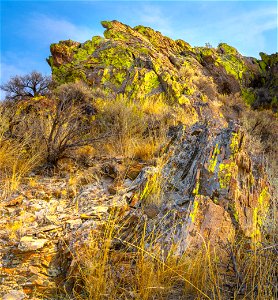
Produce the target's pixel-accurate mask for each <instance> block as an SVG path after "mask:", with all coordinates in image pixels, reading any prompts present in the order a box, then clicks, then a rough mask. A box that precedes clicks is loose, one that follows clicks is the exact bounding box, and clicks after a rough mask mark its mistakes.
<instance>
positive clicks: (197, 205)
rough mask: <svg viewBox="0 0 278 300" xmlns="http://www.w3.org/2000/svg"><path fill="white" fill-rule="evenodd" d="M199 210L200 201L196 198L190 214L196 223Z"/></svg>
mask: <svg viewBox="0 0 278 300" xmlns="http://www.w3.org/2000/svg"><path fill="white" fill-rule="evenodd" d="M198 211H199V202H198V201H197V200H196V199H195V200H194V202H193V210H192V212H191V213H190V215H189V216H190V218H191V221H192V223H195V221H196V218H197V215H198Z"/></svg>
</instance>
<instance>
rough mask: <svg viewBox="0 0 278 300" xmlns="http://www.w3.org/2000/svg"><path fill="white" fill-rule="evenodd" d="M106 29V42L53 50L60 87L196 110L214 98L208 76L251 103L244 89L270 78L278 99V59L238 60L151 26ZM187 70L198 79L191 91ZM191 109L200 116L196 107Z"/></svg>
mask: <svg viewBox="0 0 278 300" xmlns="http://www.w3.org/2000/svg"><path fill="white" fill-rule="evenodd" d="M102 25H103V26H104V27H105V28H106V31H105V33H104V36H105V38H104V39H103V38H101V37H98V36H96V37H93V38H92V40H88V41H86V42H85V43H84V44H82V45H81V44H79V43H77V42H73V41H70V40H67V41H61V42H59V43H58V44H53V45H51V47H50V51H51V54H52V56H50V58H49V59H48V62H49V64H50V66H51V68H52V72H53V76H54V78H55V79H56V80H58V81H59V82H61V83H62V82H68V81H75V80H76V79H77V78H78V79H81V80H84V81H86V82H87V83H88V84H89V85H92V86H94V87H96V86H99V87H102V88H103V87H104V88H105V89H107V90H109V91H110V92H111V91H113V92H120V93H124V94H126V95H127V96H128V97H129V98H132V99H136V98H140V97H142V96H143V97H148V96H152V95H154V94H157V95H159V94H160V95H163V94H164V93H166V94H167V97H168V98H170V99H172V101H173V102H177V103H180V104H187V105H188V104H191V105H192V104H194V103H195V102H196V99H195V97H197V95H199V96H201V95H203V96H204V95H207V96H208V98H212V97H215V94H211V93H212V90H211V89H210V88H208V86H209V84H211V83H209V82H208V81H206V80H204V79H203V76H204V75H205V76H211V77H212V79H213V82H214V83H215V84H216V86H217V89H218V91H219V93H221V94H231V93H232V94H235V93H237V92H241V91H244V95H246V97H247V98H246V101H247V102H248V101H250V95H251V94H250V93H249V94H248V95H247V94H246V92H245V89H246V88H248V87H250V86H251V85H252V82H253V83H255V81H256V82H261V83H262V82H263V80H265V78H266V77H267V82H268V83H267V84H266V85H267V86H268V87H269V88H270V89H271V96H270V97H269V99H274V98H275V96H276V97H277V88H276V87H277V84H276V85H275V82H276V81H277V76H276V75H275V74H277V54H273V55H272V56H268V55H266V54H262V60H257V59H255V58H252V59H251V58H249V57H244V56H242V55H240V53H238V51H237V50H236V49H235V48H233V47H231V46H229V45H227V44H225V43H221V44H219V46H218V48H216V49H214V48H206V47H196V48H193V47H191V46H190V45H189V44H188V43H186V42H184V41H182V40H177V41H174V40H172V39H170V38H168V37H165V36H163V35H162V34H161V33H160V32H158V31H155V30H153V29H151V28H149V27H144V26H141V25H140V26H136V27H134V28H131V27H129V26H127V25H125V24H122V23H120V22H118V21H111V22H110V21H104V22H102ZM188 69H192V70H194V72H195V76H197V78H198V79H197V80H196V82H195V83H194V85H193V86H192V84H193V82H191V83H189V80H188V79H189V76H188ZM270 72H271V74H272V75H270ZM266 74H269V75H266ZM262 78H264V79H262ZM273 78H276V79H275V80H274V79H273ZM208 83H209V84H208ZM255 94H256V93H255ZM252 97H253V96H252ZM256 97H257V99H259V95H257V96H256ZM256 97H255V98H256ZM271 97H272V98H271ZM255 98H254V99H255ZM248 99H249V100H248ZM254 99H253V100H252V103H253V101H254ZM258 102H260V100H256V101H255V105H256V103H258ZM261 102H263V101H261ZM252 103H251V104H252ZM266 103H267V101H265V104H266ZM273 103H274V102H273ZM249 104H250V103H249ZM268 105H270V103H268ZM191 110H192V114H194V113H196V112H195V107H194V106H193V107H191Z"/></svg>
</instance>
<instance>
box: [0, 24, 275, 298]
mask: <svg viewBox="0 0 278 300" xmlns="http://www.w3.org/2000/svg"><path fill="white" fill-rule="evenodd" d="M102 25H103V26H104V27H105V28H106V31H105V32H104V37H93V38H92V40H90V41H87V42H85V43H83V44H81V43H78V42H73V41H71V40H68V41H62V42H60V43H58V44H52V45H51V47H50V50H51V54H52V56H50V58H49V59H48V62H49V64H50V66H51V68H52V74H53V78H54V79H55V80H56V81H57V82H59V83H60V84H62V83H66V82H71V81H76V80H82V81H84V82H86V83H87V84H88V85H89V86H90V87H92V88H93V89H97V88H101V89H102V90H103V91H104V93H106V94H113V95H117V94H123V95H124V96H126V97H128V98H129V99H131V100H132V101H138V100H140V99H142V98H144V99H148V98H152V97H161V98H162V99H163V100H164V101H167V102H168V103H170V104H173V105H180V106H181V107H183V109H184V112H185V113H186V114H188V115H189V116H190V118H191V120H190V122H191V124H193V125H192V126H183V125H182V124H181V125H179V126H176V127H172V128H170V129H169V133H168V143H167V144H166V145H165V146H164V148H163V149H162V150H161V153H160V158H161V164H160V165H159V164H158V163H157V164H155V163H152V164H147V165H146V164H145V163H142V162H136V163H135V164H134V166H133V168H132V170H131V171H130V170H129V171H126V170H125V171H124V172H123V171H122V165H123V162H122V158H120V159H114V160H112V161H111V160H109V159H104V160H103V161H101V162H100V161H99V160H96V162H94V163H95V164H99V167H98V168H96V167H91V168H88V169H87V170H86V171H84V173H82V174H80V176H79V177H78V174H77V173H74V174H72V176H73V177H71V176H70V175H68V174H67V175H66V176H57V177H49V178H47V177H43V176H40V175H35V174H31V175H30V177H29V178H25V182H24V183H23V184H22V185H21V186H20V187H19V189H18V192H17V193H16V194H14V195H12V196H11V197H9V198H7V199H4V201H2V202H1V207H0V209H1V210H0V213H1V221H0V246H1V250H0V280H1V284H2V287H3V288H2V290H1V292H0V296H1V297H3V299H57V297H58V294H59V289H61V287H62V288H63V287H64V286H66V288H70V286H71V284H72V283H71V282H70V280H69V281H67V284H64V283H65V279H66V278H69V277H70V275H72V274H74V272H75V271H76V268H77V266H78V263H79V262H78V261H75V259H74V258H75V257H76V255H75V254H76V253H78V251H80V249H82V247H84V245H86V243H87V241H88V237H89V235H90V233H91V232H92V231H94V230H95V231H98V230H101V229H102V226H103V225H104V224H105V223H106V222H107V220H108V218H109V216H110V215H111V212H113V213H114V212H115V211H116V212H117V214H118V218H119V224H122V226H119V227H120V230H119V236H120V239H118V240H115V241H114V242H113V247H114V248H115V249H121V248H124V247H126V246H127V244H128V243H135V242H136V241H137V240H138V241H140V238H141V236H142V234H144V235H146V236H148V235H152V234H153V232H154V230H155V232H156V233H157V235H158V236H160V238H159V239H158V240H157V242H158V244H160V245H161V247H163V248H164V249H165V251H166V252H167V250H169V249H170V248H171V246H172V245H173V244H174V245H175V246H176V247H175V251H176V252H175V253H176V255H181V254H183V253H184V252H186V251H189V252H190V251H192V252H193V253H194V250H196V249H198V248H199V247H200V246H201V245H202V243H203V242H204V241H206V242H208V241H209V242H210V243H211V245H212V246H215V247H216V249H217V248H218V249H222V248H223V247H224V246H225V245H226V244H227V243H228V242H229V241H232V240H233V239H234V237H235V235H236V234H238V233H241V234H243V235H244V236H245V237H248V238H250V240H252V241H254V242H256V241H259V240H260V234H261V233H260V227H261V225H262V223H263V219H264V216H265V214H266V211H267V209H268V206H269V199H270V192H269V182H268V179H267V176H266V173H265V170H264V166H263V161H262V160H260V158H261V157H257V158H254V157H253V156H252V155H250V154H249V153H248V149H247V147H246V145H245V144H246V136H245V132H244V130H243V129H242V127H241V125H240V124H239V122H238V120H237V116H238V114H239V112H238V109H239V108H238V107H229V108H227V107H225V106H224V105H221V103H220V100H219V98H220V97H221V96H219V95H222V94H226V95H231V96H235V95H236V94H237V93H241V94H242V95H243V98H244V99H245V101H246V103H247V104H249V105H253V106H257V107H258V106H260V107H268V108H269V107H271V108H272V109H274V110H275V109H277V103H276V102H277V98H275V97H277V54H273V55H271V56H267V55H264V54H262V55H261V56H262V60H257V59H255V58H247V57H244V56H242V55H240V54H239V53H238V51H237V50H236V49H234V48H233V47H231V46H229V45H227V44H223V43H222V44H220V45H219V46H218V48H216V49H214V48H208V47H198V48H193V47H191V46H190V45H189V44H188V43H186V42H184V41H182V40H177V41H173V40H171V39H170V38H168V37H164V36H163V35H162V34H161V33H159V32H156V31H154V30H153V29H151V28H147V27H144V26H137V27H135V28H131V27H129V26H127V25H124V24H122V23H120V22H117V21H112V22H103V23H102ZM275 99H276V100H275ZM190 122H189V123H190ZM123 173H124V176H122V174H123ZM88 174H89V175H88ZM92 174H93V175H94V176H92ZM119 174H121V176H119ZM119 177H121V185H120V186H119V187H117V182H118V180H119ZM158 177H159V178H160V180H161V182H160V185H161V186H162V187H163V189H162V193H161V194H160V198H159V202H155V201H154V202H150V203H149V202H148V201H149V199H150V196H151V195H152V194H153V192H154V190H155V188H156V187H155V186H154V182H155V181H156V179H157V178H158ZM88 178H89V179H88ZM145 225H146V232H143V228H144V226H145Z"/></svg>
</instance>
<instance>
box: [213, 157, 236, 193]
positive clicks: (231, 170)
mask: <svg viewBox="0 0 278 300" xmlns="http://www.w3.org/2000/svg"><path fill="white" fill-rule="evenodd" d="M237 171H238V170H237V165H236V163H235V162H230V163H221V164H219V172H218V181H219V185H220V188H221V189H227V188H228V187H229V185H230V182H231V179H232V177H233V176H234V175H235V174H237Z"/></svg>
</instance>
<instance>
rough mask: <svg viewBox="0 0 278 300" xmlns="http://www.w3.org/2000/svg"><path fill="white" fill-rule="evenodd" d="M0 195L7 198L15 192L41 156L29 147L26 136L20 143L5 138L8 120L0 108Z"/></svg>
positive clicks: (39, 160) (28, 140)
mask: <svg viewBox="0 0 278 300" xmlns="http://www.w3.org/2000/svg"><path fill="white" fill-rule="evenodd" d="M0 123H1V126H0V194H1V196H2V197H7V196H9V195H10V194H11V193H12V192H14V191H16V190H17V188H18V186H19V184H20V182H21V180H22V178H23V177H24V176H25V175H26V174H28V172H30V171H31V170H32V169H33V168H34V167H35V166H37V165H39V164H40V163H41V154H42V153H40V152H39V151H38V152H35V151H33V150H34V149H32V148H31V147H30V143H31V142H32V141H31V140H30V138H29V136H28V135H26V136H25V137H24V138H23V139H22V140H21V141H18V140H16V139H12V138H8V137H6V135H5V133H6V132H7V125H8V118H7V114H6V113H5V111H4V108H2V107H0Z"/></svg>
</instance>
